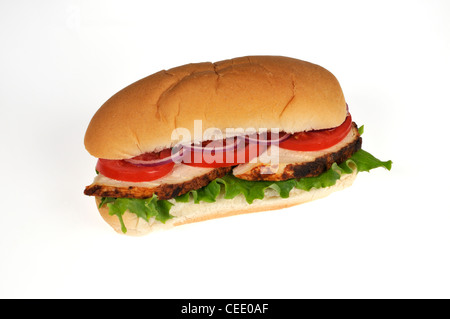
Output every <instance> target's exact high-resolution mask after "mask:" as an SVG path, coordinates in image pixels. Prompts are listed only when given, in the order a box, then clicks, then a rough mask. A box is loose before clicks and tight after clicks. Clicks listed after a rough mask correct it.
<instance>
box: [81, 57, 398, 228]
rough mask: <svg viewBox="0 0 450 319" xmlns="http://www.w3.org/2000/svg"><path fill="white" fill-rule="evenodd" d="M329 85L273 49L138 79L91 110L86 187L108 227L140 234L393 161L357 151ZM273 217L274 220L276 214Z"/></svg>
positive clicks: (262, 204)
mask: <svg viewBox="0 0 450 319" xmlns="http://www.w3.org/2000/svg"><path fill="white" fill-rule="evenodd" d="M362 131H363V127H362V126H360V127H358V126H357V124H356V123H355V122H354V121H353V119H352V116H351V114H350V112H349V108H348V105H347V104H346V101H345V99H344V95H343V92H342V89H341V87H340V85H339V82H338V81H337V79H336V78H335V77H334V75H333V74H332V73H330V72H329V71H327V70H326V69H324V68H323V67H321V66H319V65H316V64H312V63H309V62H305V61H302V60H298V59H293V58H288V57H281V56H248V57H240V58H235V59H230V60H225V61H220V62H215V63H210V62H206V63H193V64H187V65H183V66H179V67H175V68H172V69H169V70H163V71H160V72H157V73H155V74H152V75H150V76H148V77H146V78H143V79H141V80H139V81H137V82H135V83H133V84H131V85H129V86H127V87H125V88H124V89H122V90H121V91H119V92H118V93H116V94H115V95H113V96H112V97H111V98H109V99H108V100H107V101H106V102H105V103H104V104H103V105H102V106H101V108H100V109H99V110H98V111H97V112H96V113H95V115H94V116H93V118H92V120H91V121H90V123H89V126H88V128H87V131H86V135H85V140H84V143H85V147H86V149H87V151H88V152H89V153H90V154H91V155H92V156H94V157H96V158H98V161H97V165H96V170H95V171H96V173H97V175H96V177H95V178H94V181H93V182H92V183H91V184H90V185H89V186H86V188H85V190H84V194H86V195H88V196H94V197H95V200H96V205H97V207H98V209H99V211H100V214H101V216H102V217H103V219H104V220H105V221H106V222H107V223H108V224H110V225H111V226H112V227H113V228H114V230H116V231H117V232H119V233H122V234H127V235H144V234H147V233H149V232H151V231H154V230H160V229H167V228H170V227H173V226H179V225H183V224H187V223H193V222H199V221H204V220H208V219H213V218H218V217H225V216H231V215H237V214H243V213H250V212H258V211H267V210H275V209H281V208H285V207H289V206H293V205H298V204H301V203H305V202H308V201H311V200H315V199H318V198H322V197H325V196H327V195H329V194H331V193H333V192H335V191H337V190H341V189H344V188H346V187H348V186H350V185H351V184H352V182H353V181H354V179H355V178H356V175H357V173H358V172H364V171H369V170H371V169H374V168H377V167H384V168H386V169H388V170H390V169H391V164H392V162H391V161H380V160H378V159H377V158H375V157H374V156H372V155H371V154H370V153H368V152H366V151H364V150H362V149H361V144H362V139H361V134H362ZM280 218H283V217H282V216H280Z"/></svg>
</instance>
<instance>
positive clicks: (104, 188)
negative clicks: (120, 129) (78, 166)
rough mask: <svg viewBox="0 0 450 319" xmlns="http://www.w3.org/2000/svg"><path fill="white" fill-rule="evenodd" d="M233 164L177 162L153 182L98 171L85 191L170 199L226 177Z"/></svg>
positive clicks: (107, 195) (100, 194)
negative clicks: (211, 165) (119, 178)
mask: <svg viewBox="0 0 450 319" xmlns="http://www.w3.org/2000/svg"><path fill="white" fill-rule="evenodd" d="M230 171H231V167H220V168H202V167H193V166H188V165H183V164H176V165H175V167H174V169H173V171H172V172H171V173H170V174H168V175H166V176H164V177H162V178H160V179H158V180H155V181H151V182H141V183H133V182H122V181H117V180H114V179H111V178H108V177H106V176H104V175H102V174H98V175H97V177H96V178H95V179H94V182H93V183H92V184H91V185H89V186H86V189H85V190H84V194H86V195H91V196H99V197H128V198H148V197H152V196H153V194H156V195H157V196H158V198H159V199H170V198H174V197H176V196H179V195H183V194H185V193H187V192H188V191H190V190H195V189H199V188H202V187H203V186H206V185H208V184H209V183H210V182H211V181H212V180H214V179H216V178H219V177H223V176H224V175H226V174H228V173H229V172H230Z"/></svg>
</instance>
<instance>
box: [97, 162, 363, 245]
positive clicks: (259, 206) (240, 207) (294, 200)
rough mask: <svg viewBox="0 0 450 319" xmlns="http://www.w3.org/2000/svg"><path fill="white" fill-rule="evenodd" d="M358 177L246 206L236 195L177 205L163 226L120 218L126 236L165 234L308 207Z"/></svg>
mask: <svg viewBox="0 0 450 319" xmlns="http://www.w3.org/2000/svg"><path fill="white" fill-rule="evenodd" d="M356 175H357V171H356V170H354V172H353V173H352V174H346V175H343V176H342V177H341V178H340V179H339V180H338V181H337V182H336V184H335V185H333V186H330V187H325V188H320V189H315V188H313V189H311V190H310V191H308V192H307V191H303V190H299V189H295V188H294V189H293V190H291V193H290V196H289V197H288V198H281V197H279V195H278V194H276V193H274V192H275V191H273V190H270V189H269V190H267V193H266V196H265V197H264V199H262V200H255V201H254V202H253V203H252V204H248V203H247V202H246V201H245V198H244V197H243V196H242V195H238V196H236V197H235V198H233V199H224V198H223V197H221V196H220V197H219V198H218V199H217V201H216V202H215V203H203V202H202V203H200V204H195V203H193V202H192V201H191V202H189V203H176V204H175V205H174V206H173V207H172V209H171V211H170V214H172V215H173V216H175V217H174V218H172V219H169V220H168V221H166V223H165V224H163V223H161V222H158V221H154V220H151V221H150V222H146V221H145V220H143V219H142V218H138V217H137V215H136V214H132V213H129V212H128V211H127V212H125V214H124V215H123V217H122V218H123V221H124V224H125V225H126V227H127V233H126V235H130V236H141V235H146V234H148V233H150V232H154V231H159V230H166V229H170V228H172V227H175V226H181V225H185V224H189V223H197V222H201V221H206V220H210V219H215V218H222V217H229V216H234V215H240V214H247V213H256V212H261V211H268V210H277V209H282V208H287V207H291V206H294V205H299V204H303V203H307V202H310V201H313V200H316V199H319V198H323V197H326V196H328V195H330V194H332V193H333V192H336V191H339V190H342V189H344V188H347V187H349V186H351V185H352V183H353V181H354V180H355V178H356ZM100 201H101V198H100V197H96V203H97V207H98V206H99V204H100ZM99 212H100V215H101V216H102V218H103V219H104V220H105V221H106V222H107V223H108V224H109V225H110V226H111V227H112V228H113V229H114V230H115V231H116V232H118V233H120V234H123V233H122V231H121V225H120V222H119V219H118V218H117V216H111V215H109V213H108V207H107V206H106V205H104V206H102V207H101V208H99Z"/></svg>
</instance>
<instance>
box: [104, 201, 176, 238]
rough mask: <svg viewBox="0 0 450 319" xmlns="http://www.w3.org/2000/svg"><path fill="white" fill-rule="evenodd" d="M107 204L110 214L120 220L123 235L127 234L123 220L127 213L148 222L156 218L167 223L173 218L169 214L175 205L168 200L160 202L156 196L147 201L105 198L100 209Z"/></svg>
mask: <svg viewBox="0 0 450 319" xmlns="http://www.w3.org/2000/svg"><path fill="white" fill-rule="evenodd" d="M105 204H106V205H107V206H108V209H109V214H110V215H111V216H113V215H116V216H117V217H118V218H119V221H120V225H121V229H122V232H123V233H126V232H127V228H126V227H125V224H124V222H123V218H122V216H123V214H124V213H125V212H126V211H129V212H131V213H134V214H136V215H137V216H138V217H140V218H142V219H144V220H145V221H147V222H148V221H149V220H150V218H151V217H155V219H156V220H158V221H160V222H162V223H165V222H166V221H167V220H169V219H170V218H172V217H173V216H172V215H170V213H169V212H170V209H171V207H172V206H173V204H172V203H171V202H169V201H167V200H159V199H158V196H156V195H155V194H153V197H150V198H145V199H139V198H113V197H103V198H102V199H101V202H100V205H99V208H100V207H102V206H103V205H105Z"/></svg>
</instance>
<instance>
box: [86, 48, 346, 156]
mask: <svg viewBox="0 0 450 319" xmlns="http://www.w3.org/2000/svg"><path fill="white" fill-rule="evenodd" d="M346 115H347V109H346V103H345V99H344V95H343V93H342V89H341V87H340V85H339V82H338V81H337V79H336V78H335V77H334V76H333V74H331V73H330V72H329V71H327V70H326V69H324V68H322V67H321V66H319V65H316V64H312V63H309V62H305V61H301V60H297V59H293V58H288V57H281V56H248V57H240V58H235V59H230V60H224V61H220V62H216V63H210V62H205V63H193V64H186V65H183V66H179V67H176V68H173V69H170V70H167V71H166V70H163V71H160V72H157V73H155V74H152V75H150V76H148V77H146V78H143V79H141V80H139V81H137V82H135V83H133V84H131V85H129V86H127V87H126V88H124V89H122V90H121V91H119V92H118V93H116V94H115V95H113V96H112V97H111V98H110V99H109V100H107V101H106V102H105V103H104V104H103V105H102V107H101V108H100V109H99V110H98V111H97V112H96V113H95V115H94V117H93V118H92V120H91V122H90V123H89V126H88V128H87V131H86V135H85V139H84V143H85V146H86V149H87V150H88V152H89V153H90V154H91V155H93V156H95V157H98V158H107V159H125V158H131V157H134V156H137V155H140V154H142V153H146V152H153V151H159V150H161V149H164V148H168V147H172V146H174V145H175V144H177V142H179V140H174V139H172V133H173V132H174V129H178V131H176V132H182V131H180V129H183V128H184V132H187V131H186V129H187V130H188V131H189V132H190V134H191V136H192V137H194V136H195V134H194V133H195V132H194V121H195V120H201V121H202V122H201V128H202V135H203V133H204V132H205V130H206V129H208V128H218V129H220V130H221V131H222V132H223V134H225V130H226V129H227V128H234V129H237V128H242V129H247V128H254V129H256V130H258V129H260V128H266V129H268V130H271V129H275V128H277V129H279V130H280V131H284V132H288V133H294V132H301V131H309V130H313V129H314V130H318V129H326V128H332V127H336V126H339V125H340V124H342V123H343V122H344V120H345V117H346ZM198 123H199V122H197V127H198ZM197 135H199V134H198V132H197ZM175 136H176V137H178V134H175V135H174V137H175ZM176 137H175V138H176ZM180 140H181V137H180Z"/></svg>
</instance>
